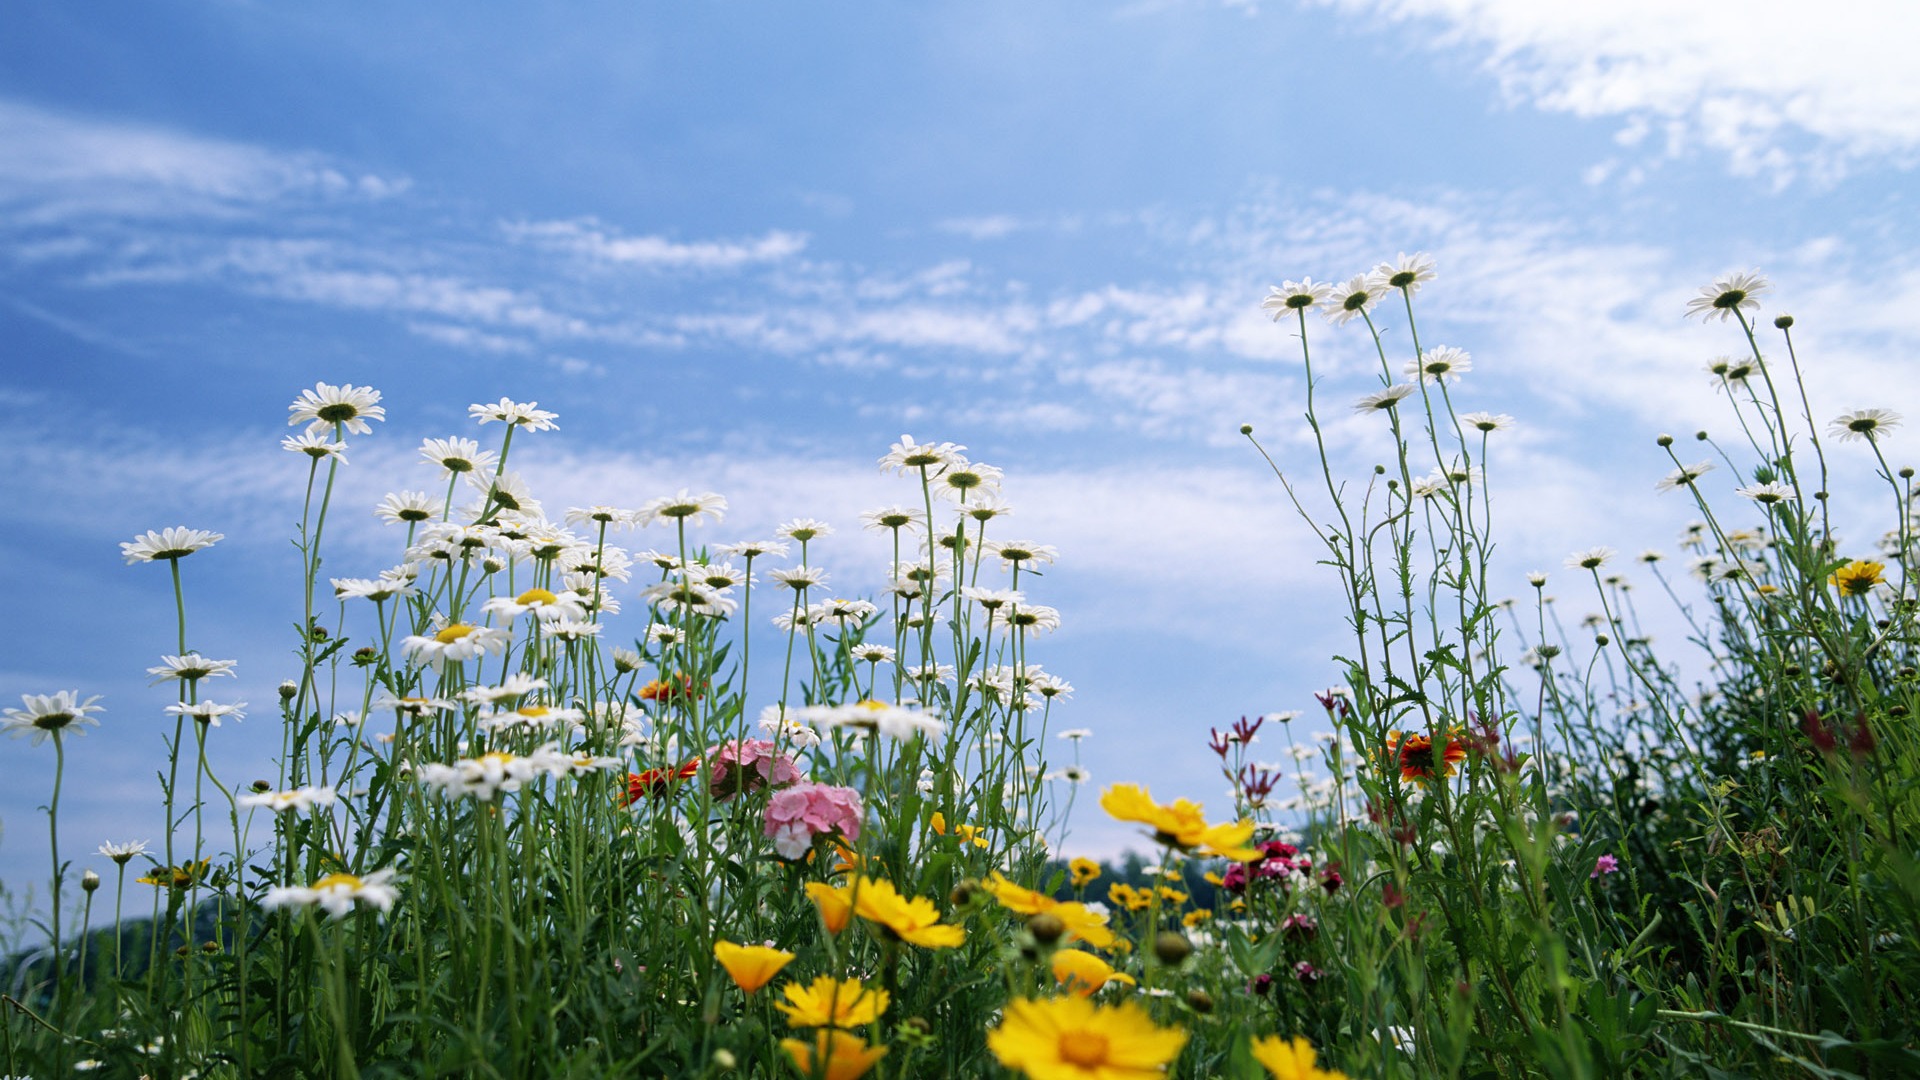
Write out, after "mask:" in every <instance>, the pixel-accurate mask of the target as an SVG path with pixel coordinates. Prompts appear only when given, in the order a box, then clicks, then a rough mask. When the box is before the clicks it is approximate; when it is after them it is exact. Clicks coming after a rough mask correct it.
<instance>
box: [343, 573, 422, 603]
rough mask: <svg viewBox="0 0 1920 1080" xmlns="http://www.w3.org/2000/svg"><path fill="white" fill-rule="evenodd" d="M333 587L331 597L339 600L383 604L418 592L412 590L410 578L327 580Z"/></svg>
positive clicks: (414, 589)
mask: <svg viewBox="0 0 1920 1080" xmlns="http://www.w3.org/2000/svg"><path fill="white" fill-rule="evenodd" d="M327 580H328V582H329V583H331V584H332V585H333V595H334V596H335V597H336V598H338V599H341V600H372V601H374V602H375V603H384V602H386V601H388V600H391V599H393V598H394V597H396V596H412V595H413V594H414V593H416V592H418V591H419V590H418V589H416V588H414V585H413V579H412V578H387V577H382V578H377V579H374V578H328V579H327Z"/></svg>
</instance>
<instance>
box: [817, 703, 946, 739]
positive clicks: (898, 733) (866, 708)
mask: <svg viewBox="0 0 1920 1080" xmlns="http://www.w3.org/2000/svg"><path fill="white" fill-rule="evenodd" d="M796 715H798V716H799V717H800V718H801V719H802V720H805V721H807V722H808V723H810V724H812V725H813V726H814V727H815V728H818V729H821V730H827V729H831V728H837V727H852V728H859V729H860V730H862V731H872V732H877V733H878V734H880V735H883V736H885V737H887V738H889V739H893V740H894V741H896V742H906V741H908V740H910V739H912V738H913V737H914V736H916V735H921V734H925V735H927V736H930V737H933V738H938V737H939V736H940V735H941V734H942V733H944V732H945V731H946V730H947V727H946V725H945V724H943V723H941V722H940V720H939V718H937V717H935V716H932V715H931V714H928V713H924V712H921V711H920V710H918V709H903V708H901V707H900V706H898V705H889V704H887V703H886V702H884V701H861V702H856V703H855V704H852V705H810V706H808V707H806V708H803V709H800V710H799V711H798V712H797V713H796Z"/></svg>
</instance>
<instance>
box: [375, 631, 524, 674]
mask: <svg viewBox="0 0 1920 1080" xmlns="http://www.w3.org/2000/svg"><path fill="white" fill-rule="evenodd" d="M511 639H512V634H511V632H510V631H508V630H507V629H506V628H504V627H499V626H473V625H471V624H468V623H447V624H446V625H444V626H442V627H440V628H439V629H438V630H435V631H434V632H433V633H432V634H412V635H409V636H408V637H405V638H402V639H401V641H400V653H401V655H403V656H405V657H406V658H407V660H408V661H409V662H410V663H412V664H413V665H414V666H416V667H418V666H420V665H421V664H427V665H431V666H432V667H433V669H434V670H435V671H444V670H445V669H446V666H447V665H448V664H463V663H465V662H467V661H468V660H471V659H473V658H474V657H476V656H480V655H482V654H484V653H493V654H496V655H498V654H499V653H501V652H504V651H505V650H506V647H507V644H508V642H509V641H510V640H511Z"/></svg>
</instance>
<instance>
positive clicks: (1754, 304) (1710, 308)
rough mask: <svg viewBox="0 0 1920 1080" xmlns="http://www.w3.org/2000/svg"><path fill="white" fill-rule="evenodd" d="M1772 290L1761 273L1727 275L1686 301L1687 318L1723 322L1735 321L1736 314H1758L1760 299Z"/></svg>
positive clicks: (1704, 287) (1702, 288)
mask: <svg viewBox="0 0 1920 1080" xmlns="http://www.w3.org/2000/svg"><path fill="white" fill-rule="evenodd" d="M1771 287H1772V286H1770V285H1769V284H1768V283H1767V279H1766V278H1763V277H1761V276H1760V272H1759V271H1758V270H1754V271H1751V272H1748V273H1744V274H1728V275H1727V276H1725V277H1722V278H1719V279H1717V280H1715V281H1714V283H1713V284H1711V285H1705V286H1702V287H1701V289H1700V295H1698V296H1696V297H1694V298H1693V299H1691V300H1689V301H1687V316H1688V317H1691V316H1694V315H1699V316H1701V317H1703V318H1707V319H1719V320H1721V321H1723V322H1724V321H1726V320H1727V319H1731V318H1733V316H1734V313H1735V312H1736V311H1740V310H1747V311H1755V310H1758V309H1759V307H1760V301H1759V300H1758V299H1757V297H1759V295H1760V294H1761V293H1763V292H1766V291H1767V290H1768V289H1769V288H1771Z"/></svg>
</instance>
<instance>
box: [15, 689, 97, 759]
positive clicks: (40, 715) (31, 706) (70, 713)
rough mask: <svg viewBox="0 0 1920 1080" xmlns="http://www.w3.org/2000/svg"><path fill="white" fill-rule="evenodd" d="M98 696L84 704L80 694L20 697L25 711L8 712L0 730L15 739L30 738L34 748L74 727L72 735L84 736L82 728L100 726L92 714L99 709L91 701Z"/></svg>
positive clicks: (75, 691) (63, 692)
mask: <svg viewBox="0 0 1920 1080" xmlns="http://www.w3.org/2000/svg"><path fill="white" fill-rule="evenodd" d="M99 700H100V696H99V695H98V694H95V695H94V696H93V697H90V698H88V699H87V700H85V701H81V700H80V691H78V690H61V691H58V692H56V693H52V694H21V695H20V704H21V705H22V706H24V708H19V709H8V710H7V712H6V715H5V716H4V717H0V728H5V729H6V732H7V734H9V735H11V736H13V737H14V738H16V739H20V738H25V737H28V736H32V738H33V743H34V745H35V746H38V745H40V743H41V742H42V741H43V740H44V739H46V737H47V736H49V735H54V736H59V735H62V734H65V733H66V731H67V729H69V728H74V729H75V730H74V734H75V735H81V734H85V733H84V732H82V731H80V730H78V728H79V727H80V726H81V725H87V724H91V725H92V726H94V727H99V726H100V721H98V720H95V719H94V718H93V717H92V715H91V714H93V713H97V712H99V711H101V710H100V706H98V705H95V704H94V702H96V701H99Z"/></svg>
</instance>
